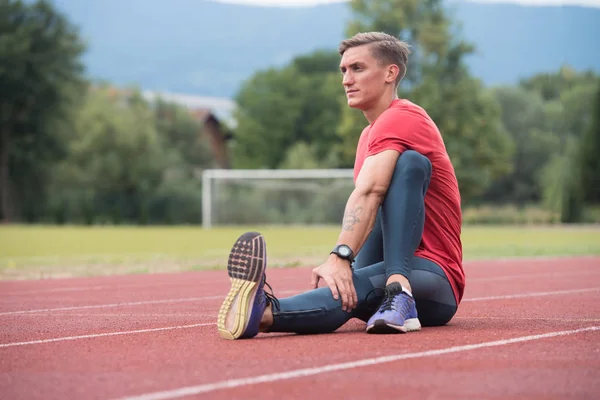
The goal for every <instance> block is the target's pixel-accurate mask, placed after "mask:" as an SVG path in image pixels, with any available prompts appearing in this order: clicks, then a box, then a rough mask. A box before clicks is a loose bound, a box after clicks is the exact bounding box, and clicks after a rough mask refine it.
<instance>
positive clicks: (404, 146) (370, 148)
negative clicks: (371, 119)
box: [367, 109, 421, 157]
mask: <svg viewBox="0 0 600 400" xmlns="http://www.w3.org/2000/svg"><path fill="white" fill-rule="evenodd" d="M420 125H421V124H420V123H419V118H418V117H417V116H415V115H414V114H412V113H410V112H408V111H406V110H402V109H388V110H386V111H385V112H384V113H383V114H381V116H380V117H379V119H378V120H377V121H375V123H374V124H373V127H372V128H371V131H370V133H369V142H368V145H367V157H368V156H372V155H375V154H377V153H381V152H382V151H385V150H396V151H398V152H399V153H402V152H404V151H405V150H410V149H414V148H415V147H416V146H417V141H418V140H419V138H418V131H419V128H420Z"/></svg>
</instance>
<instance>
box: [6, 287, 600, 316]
mask: <svg viewBox="0 0 600 400" xmlns="http://www.w3.org/2000/svg"><path fill="white" fill-rule="evenodd" d="M597 290H600V287H598V288H586V289H573V290H558V291H553V292H533V293H520V294H509V295H500V296H488V297H472V298H466V299H463V300H462V302H463V303H464V302H470V301H485V300H503V299H518V298H521V297H538V296H554V295H562V294H575V293H585V292H594V291H597ZM277 293H280V294H298V293H302V291H299V290H281V291H278V292H277ZM221 298H223V295H219V296H203V297H186V298H181V299H165V300H146V301H133V302H127V303H112V304H97V305H89V306H72V307H58V308H42V309H37V310H21V311H6V312H0V316H5V315H18V314H34V313H37V314H39V313H48V312H54V311H72V310H85V309H101V308H114V307H130V306H140V305H147V304H169V303H184V302H194V301H204V300H218V299H221Z"/></svg>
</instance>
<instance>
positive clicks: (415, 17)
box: [338, 0, 512, 203]
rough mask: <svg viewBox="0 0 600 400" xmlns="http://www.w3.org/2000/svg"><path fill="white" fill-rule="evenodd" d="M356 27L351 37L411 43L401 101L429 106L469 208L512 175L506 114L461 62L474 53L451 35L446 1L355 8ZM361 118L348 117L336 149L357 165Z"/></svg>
mask: <svg viewBox="0 0 600 400" xmlns="http://www.w3.org/2000/svg"><path fill="white" fill-rule="evenodd" d="M350 5H351V8H352V11H353V16H354V19H353V21H351V23H350V24H349V27H348V30H347V35H348V36H351V35H353V34H355V33H357V32H364V31H383V32H386V33H388V34H391V35H393V36H396V37H398V38H400V39H402V40H405V41H407V42H408V43H409V44H410V45H411V47H412V49H413V52H412V55H411V57H410V58H409V64H408V71H407V75H406V78H405V80H404V83H403V85H402V88H404V89H403V90H402V91H403V93H402V97H404V98H407V99H409V100H411V101H414V102H415V103H417V104H419V105H421V106H423V107H424V108H425V109H426V110H427V111H428V113H429V114H430V116H431V117H432V119H433V120H434V121H435V122H436V124H437V125H438V127H439V128H440V131H441V132H442V135H443V137H444V140H445V143H446V146H447V149H448V153H449V154H450V157H451V158H452V161H453V163H454V166H455V169H456V174H457V177H458V180H459V184H460V186H461V194H462V198H463V201H464V202H465V203H468V202H469V201H470V200H472V199H473V198H474V197H475V196H477V195H479V194H480V193H482V192H483V190H484V189H485V188H486V187H487V186H488V185H489V184H490V182H491V181H492V180H493V179H495V178H497V177H499V176H502V175H504V174H507V173H509V172H510V170H511V165H510V155H511V152H512V142H511V138H510V136H508V134H507V133H506V131H505V130H504V129H503V127H502V124H501V121H500V109H499V106H498V103H497V102H496V101H495V99H494V98H493V97H492V96H491V95H490V94H489V93H487V92H486V91H485V90H484V88H483V86H482V84H481V83H480V82H479V81H477V80H476V79H474V78H473V77H471V76H470V75H469V71H468V70H467V67H466V65H465V63H464V61H463V59H464V57H465V56H466V55H468V54H470V53H471V52H472V51H473V47H472V46H471V45H470V44H469V43H466V42H464V41H462V40H460V38H459V36H458V35H455V33H454V32H453V31H452V25H453V24H452V21H451V19H450V17H449V16H448V15H447V13H446V11H445V9H444V4H443V2H442V1H441V0H428V1H418V0H381V1H376V2H371V1H366V0H353V1H352V2H351V3H350ZM360 117H361V116H360V115H359V114H358V113H356V112H353V111H351V110H346V111H344V116H343V117H342V121H343V122H342V125H341V127H340V131H339V135H340V136H341V137H342V145H341V146H343V148H341V149H338V152H339V153H340V154H341V155H342V158H343V160H344V162H345V163H349V162H350V161H351V154H352V151H353V149H352V147H355V146H356V141H357V139H358V135H359V134H360V128H359V127H360V126H364V125H365V123H364V122H363V121H358V119H359V118H360Z"/></svg>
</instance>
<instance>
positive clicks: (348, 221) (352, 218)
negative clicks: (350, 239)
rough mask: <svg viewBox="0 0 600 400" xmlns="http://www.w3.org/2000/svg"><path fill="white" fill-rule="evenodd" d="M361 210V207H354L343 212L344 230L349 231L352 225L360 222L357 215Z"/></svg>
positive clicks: (352, 227)
mask: <svg viewBox="0 0 600 400" xmlns="http://www.w3.org/2000/svg"><path fill="white" fill-rule="evenodd" d="M361 212H362V207H360V206H359V207H356V208H355V209H354V210H348V211H346V213H344V223H343V225H342V229H343V230H345V231H351V230H353V229H354V225H356V224H357V223H359V222H360V219H359V218H358V216H359V215H360V213H361Z"/></svg>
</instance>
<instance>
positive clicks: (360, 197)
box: [337, 150, 400, 254]
mask: <svg viewBox="0 0 600 400" xmlns="http://www.w3.org/2000/svg"><path fill="white" fill-rule="evenodd" d="M398 157H400V153H398V151H396V150H385V151H382V152H381V153H378V154H376V155H373V156H370V157H367V159H366V160H365V163H364V164H363V167H362V168H361V171H360V174H359V176H358V178H357V179H356V187H355V189H354V191H353V192H352V194H351V195H350V197H349V198H348V202H347V203H346V209H345V212H344V220H343V224H342V232H341V233H340V236H339V238H338V241H337V244H345V245H348V246H350V248H351V249H352V250H353V251H354V254H358V251H359V250H360V249H361V248H362V246H363V244H364V243H365V241H366V240H367V238H368V236H369V234H370V233H371V231H372V230H373V225H374V224H375V219H376V218H377V210H378V208H379V206H380V205H381V202H382V201H383V199H384V198H385V194H386V193H387V190H388V187H389V185H390V181H391V179H392V175H393V173H394V170H395V168H396V163H397V162H398Z"/></svg>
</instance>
